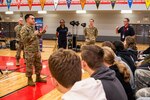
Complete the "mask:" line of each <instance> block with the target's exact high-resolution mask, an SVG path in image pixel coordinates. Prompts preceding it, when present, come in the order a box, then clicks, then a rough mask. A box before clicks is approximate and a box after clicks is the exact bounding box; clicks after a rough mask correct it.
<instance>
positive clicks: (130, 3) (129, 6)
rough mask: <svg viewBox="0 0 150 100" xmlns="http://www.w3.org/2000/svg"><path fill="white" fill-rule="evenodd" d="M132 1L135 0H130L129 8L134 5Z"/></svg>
mask: <svg viewBox="0 0 150 100" xmlns="http://www.w3.org/2000/svg"><path fill="white" fill-rule="evenodd" d="M132 3H133V0H128V5H129V8H131V7H132Z"/></svg>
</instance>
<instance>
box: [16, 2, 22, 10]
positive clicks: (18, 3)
mask: <svg viewBox="0 0 150 100" xmlns="http://www.w3.org/2000/svg"><path fill="white" fill-rule="evenodd" d="M21 1H22V0H16V2H17V6H18V9H20V4H21Z"/></svg>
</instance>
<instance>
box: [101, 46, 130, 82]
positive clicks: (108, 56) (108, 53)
mask: <svg viewBox="0 0 150 100" xmlns="http://www.w3.org/2000/svg"><path fill="white" fill-rule="evenodd" d="M102 48H103V50H104V62H106V63H108V64H110V65H117V67H118V69H119V72H120V73H121V74H123V77H124V81H125V82H129V80H130V72H129V71H128V69H127V68H126V67H125V65H124V64H123V63H120V62H118V61H115V53H114V52H113V50H112V49H111V48H109V47H102Z"/></svg>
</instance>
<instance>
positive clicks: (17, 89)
mask: <svg viewBox="0 0 150 100" xmlns="http://www.w3.org/2000/svg"><path fill="white" fill-rule="evenodd" d="M55 43H56V41H53V40H44V41H43V52H42V53H41V54H42V63H43V69H42V75H44V76H46V79H47V83H36V86H35V87H29V86H26V81H27V79H26V77H25V65H24V60H23V59H21V60H20V64H21V65H20V67H16V66H15V63H16V60H15V55H16V51H11V50H10V49H0V69H2V70H3V72H4V73H6V67H7V69H8V70H9V71H8V72H9V73H8V75H6V74H5V77H3V76H2V75H0V100H60V98H61V95H62V94H61V93H59V92H58V91H57V90H56V89H55V88H54V87H53V86H52V83H51V80H50V72H49V69H48V62H47V59H48V58H49V56H50V55H51V54H52V52H53V49H54V47H55ZM79 43H80V44H83V42H79ZM96 45H99V46H101V43H96ZM137 47H138V50H144V49H146V48H147V47H148V45H146V44H138V45H137ZM78 54H79V55H80V53H78ZM86 77H89V75H88V74H87V73H86V72H85V73H84V74H83V78H86Z"/></svg>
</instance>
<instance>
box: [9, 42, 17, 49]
mask: <svg viewBox="0 0 150 100" xmlns="http://www.w3.org/2000/svg"><path fill="white" fill-rule="evenodd" d="M16 42H17V41H16V40H11V41H10V50H16Z"/></svg>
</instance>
